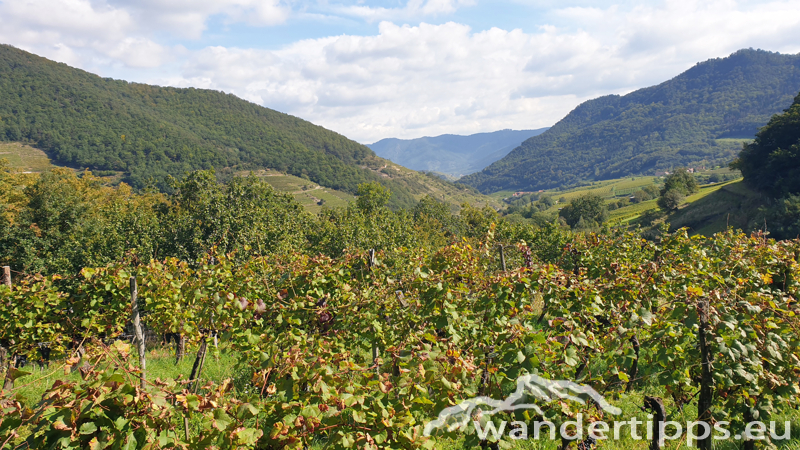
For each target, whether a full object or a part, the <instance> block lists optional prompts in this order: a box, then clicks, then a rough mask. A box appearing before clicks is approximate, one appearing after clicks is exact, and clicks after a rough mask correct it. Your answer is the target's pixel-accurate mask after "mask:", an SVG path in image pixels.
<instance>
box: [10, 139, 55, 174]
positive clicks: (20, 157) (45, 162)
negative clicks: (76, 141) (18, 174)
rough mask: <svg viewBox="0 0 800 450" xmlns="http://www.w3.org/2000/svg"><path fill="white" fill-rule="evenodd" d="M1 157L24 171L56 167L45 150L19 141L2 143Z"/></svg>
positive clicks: (39, 170) (37, 170) (38, 170)
mask: <svg viewBox="0 0 800 450" xmlns="http://www.w3.org/2000/svg"><path fill="white" fill-rule="evenodd" d="M0 159H6V160H8V162H9V164H10V165H11V167H13V168H15V169H19V170H21V171H23V172H44V171H47V170H50V169H52V168H53V167H55V166H53V165H52V164H51V163H50V159H49V158H47V155H45V153H44V152H43V151H41V150H39V149H36V148H33V147H29V146H27V145H24V144H21V143H19V142H8V143H0Z"/></svg>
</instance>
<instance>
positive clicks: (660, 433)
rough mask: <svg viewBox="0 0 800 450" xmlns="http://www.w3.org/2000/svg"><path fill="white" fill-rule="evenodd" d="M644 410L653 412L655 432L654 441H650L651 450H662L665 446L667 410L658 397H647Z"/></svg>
mask: <svg viewBox="0 0 800 450" xmlns="http://www.w3.org/2000/svg"><path fill="white" fill-rule="evenodd" d="M644 408H645V409H646V410H648V411H652V412H653V415H654V417H653V431H652V433H653V434H652V439H653V440H652V441H650V450H661V448H662V447H663V446H664V427H665V426H666V423H667V422H666V421H667V412H666V411H667V410H666V409H665V408H664V402H663V401H661V399H660V398H658V397H647V396H646V397H645V398H644Z"/></svg>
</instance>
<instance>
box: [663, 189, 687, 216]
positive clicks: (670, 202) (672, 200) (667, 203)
mask: <svg viewBox="0 0 800 450" xmlns="http://www.w3.org/2000/svg"><path fill="white" fill-rule="evenodd" d="M684 198H686V197H684V195H683V194H681V193H680V192H679V191H678V190H677V189H671V190H669V191H667V192H665V193H664V195H662V196H661V197H659V198H658V202H657V203H658V206H659V207H660V208H661V209H663V210H664V211H668V212H669V211H675V210H676V209H678V207H679V206H680V205H681V203H682V202H683V199H684Z"/></svg>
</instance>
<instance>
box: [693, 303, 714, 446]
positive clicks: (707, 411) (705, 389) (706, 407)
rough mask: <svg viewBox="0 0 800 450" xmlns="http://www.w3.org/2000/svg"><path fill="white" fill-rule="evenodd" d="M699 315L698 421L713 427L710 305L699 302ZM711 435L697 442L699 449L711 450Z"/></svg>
mask: <svg viewBox="0 0 800 450" xmlns="http://www.w3.org/2000/svg"><path fill="white" fill-rule="evenodd" d="M697 315H698V316H699V318H700V330H699V331H698V341H699V344H700V363H701V366H702V376H701V379H700V397H699V398H698V399H697V420H698V421H699V422H705V423H706V424H708V426H711V420H710V419H711V401H712V395H713V391H712V386H711V385H712V383H713V382H714V380H713V376H712V373H711V357H710V355H709V350H708V342H707V337H706V331H707V330H708V322H709V320H708V316H709V303H708V302H705V301H701V302H697ZM711 442H712V441H711V435H709V436H708V437H706V438H704V439H699V440H698V441H697V448H699V449H702V450H711Z"/></svg>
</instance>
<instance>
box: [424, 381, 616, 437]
mask: <svg viewBox="0 0 800 450" xmlns="http://www.w3.org/2000/svg"><path fill="white" fill-rule="evenodd" d="M530 398H535V399H538V400H542V401H544V402H551V401H553V400H556V399H564V400H572V401H575V402H578V403H582V404H586V403H587V401H590V402H593V403H594V404H596V405H598V406H599V407H600V408H601V409H602V410H603V411H605V412H607V413H609V414H612V415H619V414H621V413H622V410H621V409H619V408H617V407H616V406H613V405H611V404H610V403H608V402H607V401H606V399H605V398H603V396H602V395H600V394H599V393H598V392H597V391H595V390H594V389H593V388H592V387H591V386H587V385H585V384H578V383H575V382H573V381H566V380H547V379H544V378H542V377H540V376H538V375H523V376H521V377H519V378H517V389H516V390H515V391H514V393H513V394H511V395H509V396H508V398H506V399H505V400H495V399H493V398H491V397H486V396H481V397H475V398H471V399H469V400H465V401H463V402H461V403H459V404H458V405H455V406H451V407H448V408H445V409H444V410H442V411H441V412H440V413H439V416H438V418H437V419H436V420H432V421H430V422H428V423H427V424H426V425H425V430H424V435H425V436H426V437H429V436H430V435H431V433H433V432H434V431H436V430H437V429H440V428H443V429H445V430H446V431H448V432H451V431H454V430H457V429H461V430H462V431H463V430H465V429H466V427H467V425H468V424H469V423H470V421H471V419H472V415H473V411H474V410H475V408H478V407H481V406H488V407H489V408H490V409H489V410H488V411H484V410H482V409H481V414H482V415H483V416H491V415H493V414H497V413H499V412H503V411H516V410H518V409H531V410H534V411H536V413H538V414H544V412H543V411H542V409H541V408H540V407H539V406H538V405H537V404H535V403H526V402H524V401H525V400H527V399H530Z"/></svg>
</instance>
